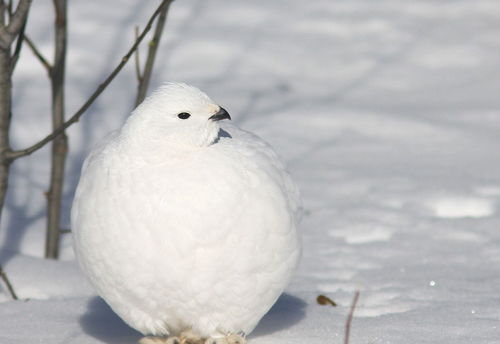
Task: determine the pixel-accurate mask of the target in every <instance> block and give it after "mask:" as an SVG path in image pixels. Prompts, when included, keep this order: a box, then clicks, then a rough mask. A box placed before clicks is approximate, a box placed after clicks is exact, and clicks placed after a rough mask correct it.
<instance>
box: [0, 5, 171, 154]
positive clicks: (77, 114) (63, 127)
mask: <svg viewBox="0 0 500 344" xmlns="http://www.w3.org/2000/svg"><path fill="white" fill-rule="evenodd" d="M169 3H170V1H169V0H163V1H162V3H161V4H160V6H158V8H157V9H156V10H155V11H154V13H153V15H152V16H151V18H150V19H149V21H148V23H147V24H146V27H145V28H144V30H142V32H141V34H140V35H139V37H138V39H137V40H136V41H135V42H134V44H133V45H132V47H131V48H130V49H129V51H128V52H127V54H125V56H123V57H122V59H121V62H120V63H119V64H118V66H116V68H115V69H114V70H113V71H112V72H111V73H110V74H109V76H108V77H107V78H106V80H104V82H102V83H101V84H100V85H99V86H98V87H97V89H96V90H95V91H94V93H93V94H92V95H91V96H90V98H88V99H87V101H86V102H85V103H84V104H83V105H82V106H81V107H80V109H79V110H78V111H77V112H75V114H73V116H71V117H70V118H69V119H68V120H67V121H66V122H64V123H63V124H62V125H61V126H60V127H59V128H57V129H56V130H54V131H53V132H52V133H51V134H50V135H48V136H46V137H45V138H44V139H42V140H40V141H39V142H37V143H35V144H34V145H32V146H30V147H28V148H26V149H22V150H16V151H10V152H6V154H7V156H8V158H9V159H10V160H15V159H18V158H20V157H23V156H26V155H30V154H31V153H33V152H35V151H37V150H39V149H40V148H42V147H43V146H45V145H46V144H47V143H49V142H50V141H52V140H53V139H54V138H55V137H56V136H58V135H60V134H61V133H62V132H63V131H64V130H66V129H67V128H68V127H69V126H70V125H72V124H73V123H76V122H78V120H79V119H80V117H81V116H82V115H83V113H84V112H85V111H86V110H87V109H88V108H89V107H90V105H92V104H93V103H94V101H95V100H96V99H97V97H99V95H100V94H101V93H102V92H103V91H104V90H105V89H106V87H107V86H108V85H109V83H110V82H111V81H113V79H114V78H115V77H116V75H117V74H118V73H119V72H120V71H121V70H122V68H123V67H124V66H125V64H126V63H127V62H128V60H129V59H130V57H131V56H132V54H133V53H134V52H135V50H136V49H137V47H138V46H139V44H140V43H141V41H142V40H143V39H144V37H145V36H146V34H147V33H148V32H149V30H150V29H151V25H152V24H153V22H154V20H155V18H156V17H157V16H158V15H159V14H160V12H161V10H162V9H163V7H164V6H166V5H167V4H169Z"/></svg>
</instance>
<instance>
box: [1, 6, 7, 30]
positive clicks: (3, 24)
mask: <svg viewBox="0 0 500 344" xmlns="http://www.w3.org/2000/svg"><path fill="white" fill-rule="evenodd" d="M5 8H6V7H5V3H4V2H3V0H0V26H5Z"/></svg>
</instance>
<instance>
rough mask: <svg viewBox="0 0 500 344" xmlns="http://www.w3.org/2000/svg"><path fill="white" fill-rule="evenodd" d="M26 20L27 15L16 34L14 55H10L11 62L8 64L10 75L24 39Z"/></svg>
mask: <svg viewBox="0 0 500 344" xmlns="http://www.w3.org/2000/svg"><path fill="white" fill-rule="evenodd" d="M26 22H27V17H26V20H25V21H24V23H23V26H21V30H20V31H19V35H18V36H17V42H16V48H15V49H14V55H12V62H11V65H10V75H12V73H14V69H15V68H16V64H17V61H18V60H19V55H20V54H21V48H22V47H23V41H24V30H25V29H26Z"/></svg>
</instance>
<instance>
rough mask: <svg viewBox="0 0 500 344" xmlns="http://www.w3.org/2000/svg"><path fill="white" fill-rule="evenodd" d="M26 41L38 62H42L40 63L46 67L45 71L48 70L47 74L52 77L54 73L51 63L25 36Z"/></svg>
mask: <svg viewBox="0 0 500 344" xmlns="http://www.w3.org/2000/svg"><path fill="white" fill-rule="evenodd" d="M24 41H25V42H26V44H28V47H29V48H30V49H31V51H32V52H33V54H34V55H35V57H36V58H37V59H38V61H40V63H41V64H42V65H43V66H44V67H45V70H47V73H49V76H50V73H51V72H52V66H51V65H50V63H49V62H48V61H47V59H46V58H45V57H43V55H42V53H41V52H40V50H38V48H37V47H36V46H35V44H34V43H33V41H32V40H31V39H30V38H29V37H28V36H26V35H24Z"/></svg>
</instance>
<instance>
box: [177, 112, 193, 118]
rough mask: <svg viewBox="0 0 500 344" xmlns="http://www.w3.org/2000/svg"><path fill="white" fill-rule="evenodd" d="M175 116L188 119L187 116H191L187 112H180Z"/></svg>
mask: <svg viewBox="0 0 500 344" xmlns="http://www.w3.org/2000/svg"><path fill="white" fill-rule="evenodd" d="M177 117H179V118H180V119H188V118H189V117H191V115H190V114H189V113H187V112H181V113H180V114H178V115H177Z"/></svg>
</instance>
